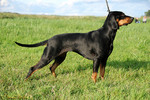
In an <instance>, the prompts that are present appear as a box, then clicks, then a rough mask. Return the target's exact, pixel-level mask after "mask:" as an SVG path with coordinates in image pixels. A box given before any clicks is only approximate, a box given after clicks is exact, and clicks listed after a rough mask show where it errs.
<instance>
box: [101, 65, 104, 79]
mask: <svg viewBox="0 0 150 100" xmlns="http://www.w3.org/2000/svg"><path fill="white" fill-rule="evenodd" d="M104 74H105V66H102V64H100V77H101V80H104Z"/></svg>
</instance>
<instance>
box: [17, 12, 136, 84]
mask: <svg viewBox="0 0 150 100" xmlns="http://www.w3.org/2000/svg"><path fill="white" fill-rule="evenodd" d="M133 19H134V18H133V17H130V16H126V15H125V14H124V13H123V12H120V11H112V12H109V14H108V16H107V18H106V21H105V23H104V25H103V26H102V27H101V28H100V29H98V30H94V31H91V32H88V33H68V34H60V35H56V36H54V37H52V38H50V39H48V40H45V41H43V42H40V43H36V44H21V43H18V42H15V43H16V44H18V45H19V46H23V47H38V46H42V45H45V44H46V45H47V46H46V48H45V49H44V52H43V55H42V57H41V60H40V61H39V62H38V64H36V65H35V66H33V67H31V68H30V70H29V72H28V74H27V76H26V79H28V78H29V77H30V76H31V75H32V74H33V73H34V72H35V71H37V70H38V69H41V68H42V67H44V66H46V65H47V64H49V63H50V62H51V61H52V60H54V59H55V62H54V63H53V65H52V66H51V67H50V70H51V72H52V74H53V75H54V76H55V77H56V74H55V69H56V68H57V67H58V66H59V65H60V64H61V63H62V62H63V61H64V60H65V57H66V55H67V52H68V51H73V52H76V53H78V54H80V55H82V56H83V57H85V58H87V59H90V60H93V74H92V79H93V80H94V82H96V77H97V73H98V69H99V67H100V77H101V79H104V73H105V66H106V62H107V58H108V57H109V55H110V54H111V52H112V50H113V41H114V38H115V36H116V32H117V30H118V29H119V27H120V26H122V25H128V24H130V23H131V22H132V21H133Z"/></svg>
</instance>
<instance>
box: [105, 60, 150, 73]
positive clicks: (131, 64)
mask: <svg viewBox="0 0 150 100" xmlns="http://www.w3.org/2000/svg"><path fill="white" fill-rule="evenodd" d="M149 64H150V61H137V60H131V59H127V60H126V61H108V62H107V66H112V67H114V68H124V69H126V70H128V69H129V68H130V69H133V70H138V69H140V68H144V69H148V65H149Z"/></svg>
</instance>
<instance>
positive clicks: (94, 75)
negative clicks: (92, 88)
mask: <svg viewBox="0 0 150 100" xmlns="http://www.w3.org/2000/svg"><path fill="white" fill-rule="evenodd" d="M96 78H97V72H93V74H92V79H93V81H94V82H95V83H96Z"/></svg>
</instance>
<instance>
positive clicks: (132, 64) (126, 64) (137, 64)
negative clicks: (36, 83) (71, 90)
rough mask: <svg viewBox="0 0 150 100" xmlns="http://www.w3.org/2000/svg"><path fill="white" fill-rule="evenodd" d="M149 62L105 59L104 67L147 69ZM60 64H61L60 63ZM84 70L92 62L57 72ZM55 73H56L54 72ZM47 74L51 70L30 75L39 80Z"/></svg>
mask: <svg viewBox="0 0 150 100" xmlns="http://www.w3.org/2000/svg"><path fill="white" fill-rule="evenodd" d="M149 64H150V61H137V60H130V59H128V60H126V61H107V65H106V67H109V66H112V67H114V68H118V69H119V68H124V69H126V70H129V69H133V70H138V69H140V68H143V69H145V70H147V69H148V65H149ZM60 66H61V65H60ZM85 70H93V63H90V64H86V65H84V66H81V65H78V66H77V67H76V68H74V69H72V70H70V69H65V70H63V71H62V72H60V73H59V75H61V74H67V73H75V72H82V71H85ZM56 74H57V73H56ZM49 75H52V73H51V72H49V73H47V74H45V75H41V76H40V77H32V78H31V80H32V79H36V80H39V79H41V78H43V77H48V76H49Z"/></svg>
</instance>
